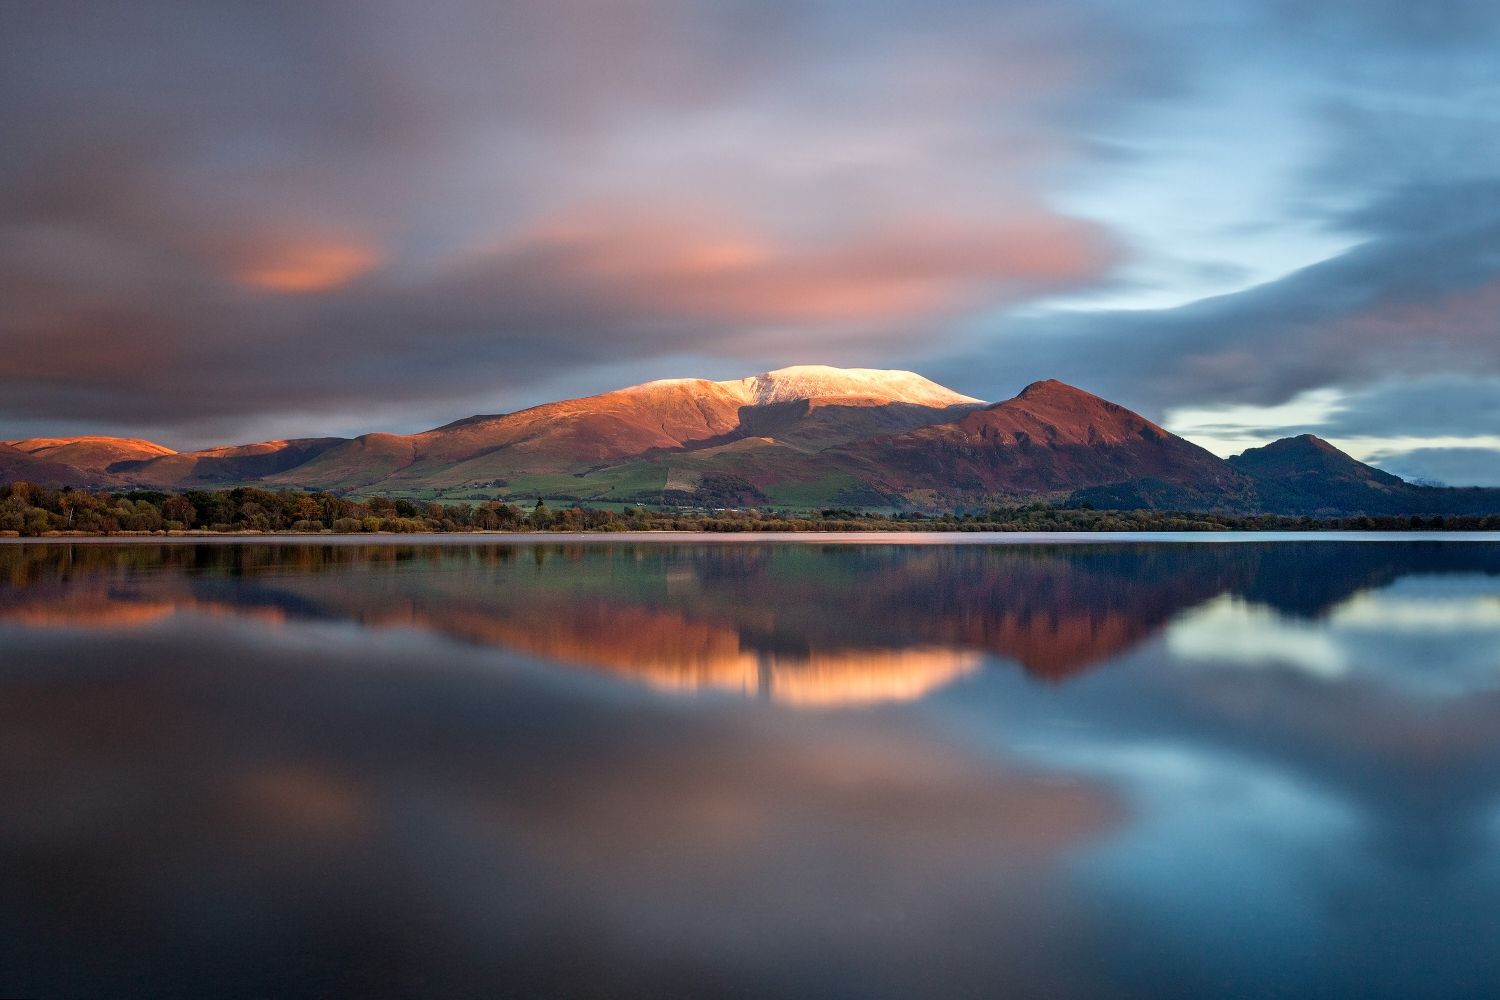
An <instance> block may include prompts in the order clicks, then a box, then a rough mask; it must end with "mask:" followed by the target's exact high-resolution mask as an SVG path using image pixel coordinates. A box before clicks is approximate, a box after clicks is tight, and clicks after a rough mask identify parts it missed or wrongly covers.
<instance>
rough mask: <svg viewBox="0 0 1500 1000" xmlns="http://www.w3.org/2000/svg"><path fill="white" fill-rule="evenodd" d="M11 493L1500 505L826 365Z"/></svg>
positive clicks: (47, 441)
mask: <svg viewBox="0 0 1500 1000" xmlns="http://www.w3.org/2000/svg"><path fill="white" fill-rule="evenodd" d="M18 479H26V480H30V481H33V482H39V483H57V484H60V485H74V486H107V487H113V488H129V487H144V488H153V489H195V488H205V487H225V486H234V485H256V486H261V487H263V488H270V489H279V488H290V489H323V490H333V491H338V492H346V493H385V494H392V495H397V496H401V495H406V496H414V497H420V498H423V499H433V498H438V499H444V500H457V499H464V500H482V499H483V500H487V499H493V498H502V499H510V500H516V501H530V500H534V499H536V498H545V499H548V500H554V501H563V502H567V501H574V500H581V501H594V502H600V501H607V502H616V503H626V504H630V503H645V504H653V505H654V504H669V505H670V504H682V505H695V506H711V507H727V506H740V505H752V506H776V507H790V508H803V509H805V508H809V507H824V506H849V507H888V508H895V509H917V510H943V509H953V508H956V507H964V506H969V507H972V506H982V505H985V504H993V503H1007V502H1016V501H1031V500H1043V501H1047V502H1055V503H1066V504H1071V505H1075V506H1078V505H1091V506H1094V507H1098V508H1109V509H1138V508H1155V509H1171V510H1212V511H1226V512H1239V513H1245V512H1255V511H1264V512H1274V513H1288V514H1418V513H1420V514H1440V513H1441V514H1446V513H1494V512H1497V511H1500V491H1496V490H1480V489H1470V490H1454V489H1444V488H1436V487H1423V486H1414V485H1412V484H1409V483H1406V482H1404V481H1403V480H1401V479H1399V478H1398V477H1396V476H1392V475H1390V474H1389V473H1385V472H1381V471H1380V470H1378V469H1375V468H1372V467H1371V466H1368V465H1365V464H1363V463H1361V462H1358V461H1356V460H1355V459H1353V458H1351V457H1350V456H1348V455H1345V454H1344V453H1342V452H1340V451H1339V450H1338V449H1336V448H1334V447H1333V446H1332V445H1330V444H1328V443H1327V442H1325V441H1322V440H1319V439H1318V438H1315V437H1311V436H1303V437H1298V438H1288V439H1286V440H1284V441H1278V442H1275V443H1273V444H1270V445H1267V446H1265V447H1264V448H1254V449H1251V450H1249V451H1247V452H1245V453H1244V454H1243V455H1238V456H1235V457H1234V458H1233V459H1230V460H1228V461H1226V460H1223V459H1220V458H1218V457H1216V456H1214V455H1212V454H1211V453H1209V452H1208V451H1205V450H1204V449H1203V448H1200V447H1198V446H1197V445H1195V444H1193V443H1192V442H1190V441H1187V440H1184V439H1183V438H1180V437H1178V436H1176V435H1175V434H1172V433H1170V432H1169V431H1167V430H1165V429H1163V428H1161V427H1159V426H1157V425H1156V424H1154V423H1152V422H1151V421H1149V420H1147V419H1146V418H1144V417H1142V416H1141V415H1139V414H1137V413H1134V412H1132V411H1130V410H1128V409H1126V408H1125V407H1123V406H1119V405H1118V404H1115V403H1112V402H1110V401H1108V400H1105V399H1101V398H1100V397H1098V396H1095V395H1093V394H1091V393H1088V392H1085V391H1083V390H1082V389H1077V388H1074V387H1073V386H1069V385H1065V384H1063V383H1062V382H1058V381H1056V380H1052V379H1048V380H1045V381H1040V382H1034V383H1032V384H1031V385H1029V386H1027V387H1026V388H1025V389H1024V390H1022V391H1021V392H1020V393H1019V394H1018V395H1016V396H1015V397H1014V398H1012V399H1007V400H1003V401H1001V402H998V403H993V404H986V403H984V402H983V401H981V400H978V399H974V398H973V397H970V396H965V395H962V394H960V393H957V392H954V391H952V390H951V389H947V388H945V387H944V386H941V385H938V384H937V383H935V382H932V381H930V380H928V379H926V378H923V377H922V376H920V375H917V374H915V373H913V372H906V371H881V370H876V369H865V368H854V369H841V368H831V367H827V366H822V365H806V366H799V367H793V368H782V369H778V370H776V371H771V372H764V373H762V374H759V375H754V376H751V377H749V378H743V379H732V380H728V381H720V382H716V381H711V380H707V379H693V378H681V379H664V380H660V381H655V382H647V383H644V384H642V385H636V386H630V387H628V388H624V389H617V390H614V391H612V392H605V393H600V394H598V395H594V396H588V397H584V398H581V399H568V400H560V401H558V402H553V403H545V404H542V405H540V406H533V407H529V408H527V409H524V410H519V411H516V412H514V413H501V414H480V415H477V416H473V417H467V418H465V419H462V420H457V421H454V422H453V423H449V424H444V425H443V426H441V427H435V428H433V429H432V430H428V431H423V432H421V433H417V434H383V433H374V434H365V435H361V436H360V437H357V438H353V439H347V438H333V437H325V438H299V439H288V440H277V441H263V442H259V443H255V444H248V445H234V446H226V447H221V448H210V449H204V450H200V451H189V452H177V451H174V450H173V449H171V448H167V447H164V446H162V445H157V444H153V443H151V442H149V441H140V440H135V439H127V438H104V437H79V438H33V439H27V440H23V441H12V442H8V443H6V444H3V445H0V481H6V480H18Z"/></svg>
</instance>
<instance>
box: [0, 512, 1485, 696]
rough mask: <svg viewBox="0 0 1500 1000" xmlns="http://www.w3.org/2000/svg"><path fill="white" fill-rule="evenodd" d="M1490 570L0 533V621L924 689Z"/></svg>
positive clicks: (719, 685) (960, 551)
mask: <svg viewBox="0 0 1500 1000" xmlns="http://www.w3.org/2000/svg"><path fill="white" fill-rule="evenodd" d="M1475 572H1478V573H1487V574H1500V548H1497V547H1495V546H1488V545H1466V544H1462V543H1446V542H1410V543H1389V542H1383V543H1380V544H1361V543H1348V542H1306V543H1268V544H1261V543H1241V544H1232V545H1226V544H1191V543H1189V544H1176V545H1149V544H1147V545H1142V544H1111V545H1095V544H1065V545H1021V546H944V545H932V546H895V545H850V544H838V545H827V546H816V545H806V544H790V545H766V544H754V545H732V544H730V545H725V544H712V543H706V544H701V545H700V544H672V545H660V544H649V543H647V544H641V543H635V544H571V545H570V544H561V545H504V544H493V545H462V546H460V545H455V546H424V545H368V546H349V545H254V544H250V545H202V546H193V545H120V546H116V545H109V546H101V545H75V546H68V545H42V546H7V547H4V548H0V581H4V583H5V585H4V586H0V619H6V620H11V621H18V622H22V623H28V624H32V625H37V626H57V625H65V626H78V627H128V626H137V625H144V624H148V623H150V622H153V621H158V620H160V619H162V618H164V617H167V616H169V615H171V614H172V613H174V612H178V611H198V612H208V613H216V614H224V613H231V614H243V615H254V616H256V617H257V618H259V619H262V620H265V621H275V620H283V619H302V620H329V621H347V622H354V623H358V624H360V625H363V626H369V627H412V628H420V629H424V630H430V631H434V632H438V633H441V634H445V635H448V636H451V637H454V638H458V639H462V640H464V641H467V642H473V643H478V644H483V645H488V646H493V647H497V648H503V649H508V650H513V651H517V652H522V653H526V654H531V655H535V656H540V657H544V658H548V659H553V660H558V661H562V662H566V663H570V664H578V665H582V666H587V667H592V668H595V669H600V670H606V671H610V672H613V673H618V674H622V675H628V676H631V677H633V678H636V679H639V680H642V681H645V682H647V683H650V684H653V685H655V686H659V687H664V688H673V689H718V690H726V691H742V692H745V693H751V694H756V695H760V696H765V697H771V698H776V699H778V700H783V701H787V702H791V703H796V704H809V705H817V704H838V703H851V702H853V703H863V702H874V701H882V700H892V699H905V698H912V697H916V696H919V695H921V694H923V693H925V692H927V691H929V690H932V689H934V688H936V687H939V686H941V685H943V684H946V683H949V682H950V681H952V680H954V679H956V678H958V677H962V676H964V675H966V674H969V673H971V672H973V671H975V670H977V669H978V667H979V665H980V662H981V658H982V656H983V655H984V654H990V655H995V656H999V657H1003V658H1006V659H1009V660H1012V661H1014V662H1016V663H1017V664H1019V665H1020V666H1021V667H1022V668H1023V669H1025V670H1026V671H1027V672H1028V673H1029V674H1031V675H1033V676H1035V677H1038V678H1043V679H1048V680H1054V681H1058V680H1063V679H1065V678H1067V677H1070V676H1072V675H1074V674H1076V673H1078V672H1080V671H1083V670H1086V669H1088V668H1089V667H1091V666H1095V665H1098V664H1102V663H1104V662H1106V661H1108V660H1110V659H1111V658H1113V657H1115V656H1118V655H1120V654H1121V653H1123V652H1125V651H1127V650H1129V649H1130V648H1132V647H1133V646H1135V645H1137V644H1139V643H1141V642H1142V641H1144V640H1145V639H1147V638H1148V637H1150V636H1151V635H1153V634H1155V633H1156V632H1158V631H1159V630H1160V629H1162V628H1163V627H1164V626H1165V625H1166V624H1167V623H1168V622H1169V621H1171V620H1172V619H1173V618H1174V617H1175V616H1177V615H1178V614H1180V613H1181V612H1182V611H1184V610H1185V609H1188V608H1191V607H1195V606H1198V605H1201V604H1203V603H1204V602H1207V601H1209V600H1212V599H1213V598H1215V597H1218V596H1221V595H1226V594H1227V595H1233V596H1237V597H1241V598H1243V599H1245V600H1247V601H1251V602H1254V603H1257V604H1261V605H1265V606H1268V607H1270V608H1272V609H1274V610H1275V611H1276V612H1278V613H1280V614H1283V615H1292V616H1299V617H1307V618H1316V617H1318V616H1320V615H1324V614H1326V613H1327V612H1328V611H1329V610H1330V609H1331V608H1333V607H1334V606H1336V605H1338V604H1339V603H1341V602H1343V601H1345V600H1347V599H1348V598H1349V597H1351V596H1353V595H1354V594H1357V593H1359V592H1361V591H1365V590H1370V589H1373V588H1379V587H1383V586H1386V585H1388V584H1390V583H1392V582H1393V581H1395V580H1396V579H1398V578H1400V577H1402V576H1404V575H1408V574H1451V573H1475Z"/></svg>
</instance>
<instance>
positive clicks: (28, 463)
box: [0, 442, 106, 486]
mask: <svg viewBox="0 0 1500 1000" xmlns="http://www.w3.org/2000/svg"><path fill="white" fill-rule="evenodd" d="M105 481H106V477H101V476H99V475H97V474H90V473H88V472H86V471H84V470H83V469H79V468H77V467H76V466H72V465H66V464H64V463H62V462H53V461H49V460H48V459H46V458H45V457H38V456H37V455H34V454H32V453H31V452H28V451H23V450H22V449H20V448H17V447H16V446H15V445H12V444H9V443H5V442H0V483H15V482H28V483H56V484H57V485H58V486H98V485H102V484H104V483H105Z"/></svg>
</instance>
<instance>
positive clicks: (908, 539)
mask: <svg viewBox="0 0 1500 1000" xmlns="http://www.w3.org/2000/svg"><path fill="white" fill-rule="evenodd" d="M1257 541H1259V542H1295V541H1308V542H1381V541H1424V542H1450V543H1462V542H1470V543H1473V542H1477V543H1481V544H1482V543H1500V531H1359V530H1317V531H1269V530H1268V531H1243V530H1237V531H452V532H447V531H444V532H413V533H404V532H389V533H384V532H381V533H376V532H360V533H349V534H338V533H334V532H322V533H312V532H295V531H288V532H269V533H256V532H203V533H194V532H177V533H173V534H156V533H151V532H141V533H138V534H127V533H123V532H122V533H118V534H111V535H83V534H78V535H36V536H29V537H20V536H15V535H6V536H0V545H257V544H259V545H340V546H347V545H392V544H395V545H434V546H442V545H476V544H488V545H494V544H510V545H546V544H563V543H567V544H576V543H580V542H583V543H607V542H649V543H656V544H671V543H674V542H676V543H683V542H692V543H695V544H702V543H732V544H747V543H762V544H773V543H774V544H799V543H800V544H817V545H830V544H834V545H838V544H842V545H862V544H863V545H934V544H944V545H1004V544H1012V545H1022V544H1029V545H1036V544H1074V545H1086V544H1089V543H1096V544H1097V543H1110V544H1118V543H1131V542H1137V543H1141V542H1170V543H1179V544H1181V543H1193V542H1200V543H1214V542H1219V543H1225V542H1235V543H1248V542H1257Z"/></svg>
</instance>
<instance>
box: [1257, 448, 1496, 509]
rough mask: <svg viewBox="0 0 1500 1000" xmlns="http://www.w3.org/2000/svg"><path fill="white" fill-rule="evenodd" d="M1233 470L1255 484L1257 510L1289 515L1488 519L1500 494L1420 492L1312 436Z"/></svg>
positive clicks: (1433, 489)
mask: <svg viewBox="0 0 1500 1000" xmlns="http://www.w3.org/2000/svg"><path fill="white" fill-rule="evenodd" d="M1229 464H1230V465H1232V466H1233V467H1234V468H1236V469H1238V470H1239V471H1241V472H1243V473H1245V474H1246V475H1248V476H1250V477H1251V478H1252V479H1254V480H1255V483H1256V489H1257V492H1258V495H1259V499H1260V502H1259V506H1260V507H1261V508H1262V509H1266V510H1275V511H1278V512H1282V513H1288V514H1320V513H1358V514H1429V515H1430V514H1490V513H1495V512H1496V511H1497V510H1500V503H1497V502H1496V498H1497V497H1500V490H1487V489H1478V488H1470V489H1455V488H1452V487H1444V486H1417V485H1415V484H1413V483H1408V482H1407V481H1406V480H1404V479H1401V478H1400V477H1399V476H1393V475H1391V474H1390V473H1389V472H1382V471H1381V470H1380V469H1377V468H1375V467H1374V466H1371V465H1366V464H1365V463H1363V462H1361V461H1359V460H1357V459H1355V458H1353V457H1351V456H1349V455H1346V454H1345V453H1344V452H1342V451H1339V450H1338V449H1337V448H1335V447H1334V446H1333V445H1331V444H1329V443H1328V442H1327V441H1324V440H1323V439H1322V438H1320V437H1316V436H1314V435H1312V434H1302V435H1299V436H1297V437H1289V438H1282V439H1281V440H1279V441H1273V442H1271V443H1270V444H1268V445H1265V446H1264V447H1261V448H1251V449H1249V450H1248V451H1245V452H1242V453H1241V454H1239V455H1235V456H1234V457H1232V458H1230V459H1229Z"/></svg>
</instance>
